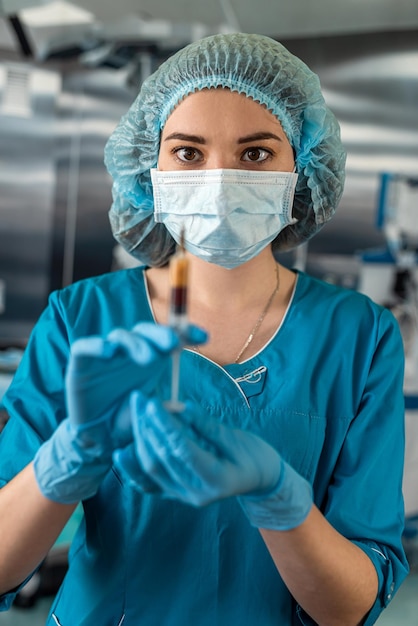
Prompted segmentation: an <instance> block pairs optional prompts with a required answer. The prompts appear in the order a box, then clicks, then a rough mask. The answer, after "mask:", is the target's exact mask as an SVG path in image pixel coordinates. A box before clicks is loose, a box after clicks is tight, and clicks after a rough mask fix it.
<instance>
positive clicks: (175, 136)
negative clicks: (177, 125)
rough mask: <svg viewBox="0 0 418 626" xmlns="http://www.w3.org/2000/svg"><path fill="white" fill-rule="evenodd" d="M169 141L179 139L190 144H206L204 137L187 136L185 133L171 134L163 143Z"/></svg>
mask: <svg viewBox="0 0 418 626" xmlns="http://www.w3.org/2000/svg"><path fill="white" fill-rule="evenodd" d="M170 139H180V140H181V141H191V142H192V143H201V144H204V143H206V140H205V138H204V137H201V136H200V135H187V134H186V133H171V135H168V137H166V138H165V139H164V141H170Z"/></svg>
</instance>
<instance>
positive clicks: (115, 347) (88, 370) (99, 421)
mask: <svg viewBox="0 0 418 626" xmlns="http://www.w3.org/2000/svg"><path fill="white" fill-rule="evenodd" d="M205 337H206V335H205V334H204V332H203V331H201V330H199V329H198V328H196V327H193V326H190V328H189V332H188V337H187V340H188V343H200V342H202V341H204V340H205ZM178 346H179V338H178V336H177V335H176V333H175V332H174V331H173V330H172V329H171V328H169V327H167V326H161V325H156V324H153V323H147V322H143V323H140V324H137V325H136V326H135V327H134V328H133V329H132V331H127V330H124V329H115V330H113V331H112V332H111V333H109V334H108V335H107V336H106V337H100V336H92V337H87V338H83V339H79V340H77V341H76V342H75V343H74V344H73V345H72V347H71V354H70V359H69V364H68V368H67V374H66V378H65V390H66V400H67V411H68V418H67V419H65V420H64V421H63V422H62V423H61V424H60V425H59V426H58V428H57V429H56V431H55V432H54V434H53V435H52V437H51V438H50V439H49V440H48V441H46V442H45V443H44V444H43V445H42V446H41V448H40V449H39V450H38V452H37V454H36V455H35V459H34V470H35V476H36V479H37V482H38V485H39V488H40V490H41V492H42V493H43V495H44V496H45V497H47V498H49V499H51V500H54V501H56V502H61V503H64V504H73V503H75V502H78V501H79V500H83V499H86V498H89V497H92V496H93V495H94V494H95V493H96V491H97V489H98V488H99V485H100V483H101V481H102V480H103V478H104V476H105V475H106V473H107V472H108V471H109V469H110V466H111V464H112V453H113V451H114V450H115V449H116V448H118V447H123V446H126V445H127V444H128V443H129V442H130V441H131V440H132V426H131V419H130V409H129V396H130V394H131V392H132V391H133V390H135V389H141V390H142V391H143V392H144V393H146V394H148V393H152V392H153V391H154V390H155V389H156V387H157V385H158V383H159V381H160V380H161V378H162V376H163V375H164V374H166V372H167V368H168V367H169V363H170V359H169V357H170V353H171V352H172V350H174V349H175V348H177V347H178ZM166 375H167V374H166Z"/></svg>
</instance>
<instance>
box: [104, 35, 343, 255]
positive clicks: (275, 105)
mask: <svg viewBox="0 0 418 626" xmlns="http://www.w3.org/2000/svg"><path fill="white" fill-rule="evenodd" d="M217 87H223V88H227V89H230V90H231V91H236V92H239V93H242V94H244V95H246V96H247V97H249V98H252V99H253V100H255V101H256V102H259V103H260V104H261V105H264V106H265V107H266V108H267V109H268V110H269V111H271V113H272V114H273V115H275V116H276V118H277V119H278V120H279V121H280V123H281V125H282V127H283V130H284V132H285V133H286V136H287V138H288V140H289V142H290V144H291V145H292V147H293V150H294V154H295V161H296V171H297V172H298V183H297V187H296V191H295V198H294V203H293V216H294V217H296V218H297V219H298V222H297V223H295V224H293V225H290V226H288V227H287V228H285V229H284V230H283V231H282V232H281V233H280V234H279V235H278V236H277V237H276V239H275V240H274V241H273V243H272V247H273V253H277V252H282V251H287V250H291V249H292V248H294V247H296V246H297V245H299V244H301V243H302V242H304V241H306V240H308V239H309V238H311V237H312V236H313V235H314V234H315V233H317V232H318V230H319V229H320V228H322V226H323V225H324V224H325V223H326V222H327V221H328V220H329V219H331V217H332V216H333V214H334V212H335V209H336V207H337V205H338V202H339V200H340V197H341V194H342V190H343V186H344V167H345V156H346V155H345V151H344V149H343V146H342V144H341V140H340V129H339V125H338V123H337V121H336V119H335V117H334V115H333V113H332V112H331V111H330V109H329V108H328V107H327V105H326V104H325V100H324V97H323V95H322V92H321V87H320V83H319V79H318V77H317V76H316V74H314V73H313V72H312V71H311V70H310V69H309V68H308V67H307V65H305V63H303V62H302V61H301V60H300V59H298V58H297V57H295V56H294V55H293V54H291V53H290V52H289V51H288V50H287V49H286V48H285V47H284V46H282V45H281V44H280V43H278V42H277V41H275V40H273V39H271V38H270V37H265V36H262V35H249V34H242V33H235V34H226V35H224V34H219V35H213V36H210V37H206V38H204V39H201V40H200V41H197V42H194V43H192V44H190V45H188V46H186V47H185V48H183V49H181V50H180V51H178V52H177V53H175V54H174V55H173V56H171V57H170V58H169V59H168V60H166V61H165V62H164V63H162V64H161V65H160V67H159V68H158V69H157V70H156V72H154V73H153V74H152V75H151V76H150V77H149V78H147V79H146V80H145V81H144V82H143V84H142V87H141V90H140V92H139V94H138V97H137V98H136V100H135V101H134V102H133V104H132V106H131V108H130V109H129V111H128V112H127V113H126V115H124V117H122V119H121V121H120V123H119V124H118V126H117V127H116V129H115V131H114V132H113V134H112V135H111V137H110V138H109V140H108V142H107V145H106V148H105V164H106V167H107V169H108V171H109V173H110V175H111V176H112V179H113V188H112V195H113V203H112V206H111V209H110V212H109V217H110V223H111V228H112V232H113V235H114V237H115V238H116V240H117V241H118V242H119V243H120V244H121V245H122V246H123V247H124V248H125V249H126V250H127V251H128V252H129V253H130V254H132V255H133V256H134V257H136V258H137V259H139V260H140V261H141V262H142V263H144V264H147V265H151V266H161V265H164V264H165V263H166V262H167V261H168V259H169V257H170V255H171V254H172V253H173V251H174V248H175V242H174V240H173V238H172V237H171V235H170V234H169V232H168V231H167V229H166V227H165V226H164V224H162V223H156V222H155V220H154V205H153V194H152V185H151V177H150V168H153V167H156V166H157V160H158V153H159V148H160V136H161V130H162V129H163V127H164V124H165V123H166V121H167V118H168V117H169V115H170V114H171V113H172V111H173V110H174V108H175V107H176V106H177V105H178V104H179V103H180V102H181V100H182V99H183V98H185V97H186V96H187V95H189V94H191V93H193V92H195V91H199V90H202V89H208V88H217Z"/></svg>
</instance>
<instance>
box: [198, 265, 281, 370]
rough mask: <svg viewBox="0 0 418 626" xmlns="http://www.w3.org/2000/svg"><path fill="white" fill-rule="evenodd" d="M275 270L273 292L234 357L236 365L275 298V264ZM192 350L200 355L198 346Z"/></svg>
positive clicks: (277, 287) (276, 287)
mask: <svg viewBox="0 0 418 626" xmlns="http://www.w3.org/2000/svg"><path fill="white" fill-rule="evenodd" d="M275 270H276V285H275V287H274V290H273V292H272V293H271V295H270V296H269V299H268V300H267V303H266V305H265V307H264V309H263V310H262V312H261V315H260V317H259V318H258V319H257V321H256V323H255V324H254V327H253V329H252V330H251V332H250V334H249V335H248V337H247V339H246V341H245V343H244V345H243V346H242V348H241V350H240V351H239V352H238V354H237V356H236V357H235V359H234V363H238V361H239V360H240V358H241V357H242V355H243V354H244V352H245V351H246V349H247V348H248V346H249V345H250V344H251V343H252V341H253V339H254V337H255V336H256V334H257V332H258V331H259V329H260V326H261V324H262V323H263V321H264V318H265V317H266V315H267V312H268V310H269V308H270V307H271V304H272V302H273V300H274V297H275V296H276V294H277V292H278V291H279V289H280V274H279V266H278V264H277V263H276V264H275ZM193 350H195V352H199V354H202V353H201V351H200V350H199V347H198V346H193Z"/></svg>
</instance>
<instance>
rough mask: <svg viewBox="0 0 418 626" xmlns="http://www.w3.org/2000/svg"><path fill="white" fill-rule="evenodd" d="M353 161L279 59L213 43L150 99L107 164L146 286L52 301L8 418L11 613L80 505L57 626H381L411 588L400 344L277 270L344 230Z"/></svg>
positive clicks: (371, 307)
mask: <svg viewBox="0 0 418 626" xmlns="http://www.w3.org/2000/svg"><path fill="white" fill-rule="evenodd" d="M344 159H345V155H344V150H343V148H342V146H341V143H340V138H339V130H338V125H337V123H336V121H335V119H334V117H333V115H332V113H331V112H330V111H329V109H328V108H327V107H326V105H325V102H324V100H323V97H322V95H321V92H320V87H319V82H318V79H317V77H316V76H315V75H314V74H312V72H310V70H309V69H308V68H307V67H306V66H305V65H304V64H303V63H302V62H301V61H300V60H299V59H297V58H295V57H294V56H292V55H291V54H289V52H288V51H287V50H285V49H284V48H283V47H282V46H281V45H280V44H278V43H277V42H275V41H273V40H271V39H269V38H266V37H262V36H258V35H241V34H235V35H217V36H214V37H209V38H206V39H204V40H202V41H200V42H197V43H195V44H191V45H190V46H187V47H186V48H185V49H183V50H181V51H180V52H179V53H177V54H176V55H174V56H173V57H172V58H171V59H169V60H168V61H167V62H166V63H164V64H163V65H162V66H161V67H160V68H159V70H157V72H156V73H155V74H154V75H153V76H151V77H150V78H149V79H148V80H147V81H146V82H145V83H144V85H143V86H142V89H141V91H140V94H139V96H138V98H137V100H136V101H135V102H134V104H133V105H132V107H131V109H130V111H129V112H128V113H127V115H126V116H125V117H124V118H123V119H122V120H121V123H120V125H119V126H118V128H117V129H116V130H115V132H114V133H113V135H112V137H111V138H110V140H109V143H108V146H107V149H106V163H107V167H108V169H109V171H110V173H111V175H112V176H113V179H114V201H113V205H112V208H111V212H110V218H111V224H112V229H113V232H114V234H115V237H116V238H117V240H118V241H120V242H121V243H122V244H123V245H124V246H125V247H126V249H128V250H129V251H130V252H131V253H132V254H133V255H134V256H136V257H137V258H139V259H140V260H141V261H142V263H143V264H144V267H140V268H134V269H130V270H124V271H121V272H117V273H114V274H109V275H105V276H102V277H97V278H91V279H88V280H85V281H81V282H80V283H78V284H75V285H73V286H70V287H68V288H66V289H64V290H62V291H60V292H57V293H54V294H52V295H51V298H50V302H49V306H48V307H47V309H46V311H45V312H44V314H43V315H42V317H41V319H40V321H39V322H38V324H37V327H36V328H35V330H34V332H33V334H32V337H31V339H30V342H29V345H28V348H27V350H26V353H25V356H24V359H23V361H22V365H21V367H20V369H19V371H18V372H17V374H16V377H15V380H14V383H13V385H12V387H11V388H10V390H9V392H8V395H7V397H6V399H5V403H6V404H7V408H8V411H9V413H10V416H11V417H10V420H9V423H8V425H7V428H6V429H5V431H4V434H3V435H2V438H1V445H2V448H1V467H0V470H1V471H0V476H1V480H2V483H3V484H6V483H8V484H7V485H6V486H5V487H4V488H3V489H2V491H1V493H0V496H1V499H0V504H1V506H2V515H1V521H0V531H1V536H2V537H7V538H8V541H7V542H6V541H5V542H2V543H3V544H5V545H2V546H1V548H0V554H1V563H2V567H1V571H0V591H1V592H2V593H3V594H4V596H3V606H4V607H5V608H7V607H8V606H9V605H10V603H11V601H12V599H13V597H14V594H15V593H16V590H17V589H18V588H19V585H20V584H21V583H22V581H23V580H24V579H25V578H26V577H28V576H29V575H30V573H31V572H32V571H33V570H34V569H35V568H36V567H37V565H38V564H39V562H40V561H41V560H42V558H43V557H44V556H45V554H46V553H47V551H48V549H49V548H50V547H51V545H52V544H53V542H54V541H55V538H56V537H57V535H58V533H59V532H60V530H61V529H62V527H63V525H64V524H65V522H66V521H67V519H68V518H69V516H70V515H71V513H72V511H73V510H74V507H75V506H76V504H77V502H79V501H80V500H82V501H83V506H84V511H85V516H84V521H83V523H82V525H81V527H80V529H79V531H78V533H77V536H76V538H75V540H74V543H73V546H72V549H71V556H70V566H69V573H68V575H67V577H66V580H65V581H64V584H63V587H62V589H61V590H60V592H59V594H58V597H57V599H56V601H55V602H54V604H53V606H52V609H51V614H50V617H49V619H48V624H61V625H62V626H67V625H69V624H71V625H72V626H73V625H74V624H77V625H84V624H92V623H98V624H100V625H101V626H102V625H103V626H107V625H109V626H113V625H117V624H122V623H123V624H124V625H125V626H128V625H129V624H143V625H153V626H154V625H157V624H158V625H160V624H164V625H173V626H177V625H180V624H181V625H184V624H199V626H200V625H202V626H205V625H206V624H208V625H209V624H210V625H211V626H212V625H213V624H217V625H219V626H223V625H227V624H228V625H230V624H254V623H260V624H263V626H267V625H269V624H281V625H286V624H297V623H301V624H314V623H317V624H347V625H349V624H353V625H354V624H359V623H362V624H367V625H370V624H373V623H374V622H375V621H376V619H377V617H378V615H379V614H380V612H381V611H382V609H383V608H384V607H385V606H386V605H387V604H388V603H389V601H390V599H391V598H392V597H393V595H394V593H395V591H396V589H397V588H398V587H399V585H400V584H401V582H402V580H403V578H404V577H405V575H406V573H407V564H406V560H405V556H404V553H403V549H402V543H401V534H402V527H403V505H402V494H401V483H402V462H403V393H402V385H403V357H402V341H401V338H400V334H399V331H398V328H397V326H396V323H395V322H394V319H393V317H392V315H391V314H390V313H389V312H388V311H387V310H385V309H383V308H382V307H379V306H377V305H375V304H374V303H372V302H371V301H370V300H369V299H368V298H366V297H365V296H363V295H360V294H357V293H354V292H351V291H345V290H342V289H339V288H336V287H333V286H330V285H327V284H325V283H323V282H321V281H319V280H316V279H312V278H310V277H308V276H307V275H306V274H303V273H301V272H294V271H291V270H289V269H286V268H285V267H284V266H282V265H279V264H278V263H277V261H276V257H275V254H276V253H277V252H278V251H280V250H288V249H290V248H292V247H294V246H296V245H298V244H300V243H301V242H303V241H305V240H307V239H308V238H310V237H311V236H313V235H314V234H315V233H316V232H317V231H318V230H319V229H320V228H321V227H322V225H323V224H324V223H325V222H326V221H327V220H329V219H330V218H331V216H332V215H333V213H334V210H335V208H336V206H337V204H338V201H339V198H340V195H341V192H342V187H343V179H344ZM183 236H184V238H185V247H186V258H187V261H188V264H189V271H190V280H189V296H190V297H189V318H190V321H191V323H192V324H193V325H191V326H189V327H188V329H187V331H186V332H185V334H182V333H181V334H180V335H177V334H176V333H175V332H173V331H171V330H170V329H169V328H168V327H167V326H166V323H167V312H168V309H169V294H170V278H169V271H168V267H167V262H168V261H169V259H170V256H171V255H172V254H173V252H174V250H175V246H176V243H180V242H181V239H182V237H183ZM196 325H197V326H199V327H201V328H204V329H205V331H207V335H206V334H205V333H204V332H203V331H200V330H199V328H197V326H196ZM131 329H132V330H131ZM185 344H187V345H186V346H185ZM179 347H184V350H183V352H182V356H181V381H180V392H181V396H182V399H183V400H184V401H185V407H184V409H183V410H181V411H171V412H170V410H167V404H164V401H165V400H167V399H168V397H169V395H170V389H169V386H170V355H171V352H172V351H173V350H177V349H178V348H179ZM34 537H36V541H34Z"/></svg>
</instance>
